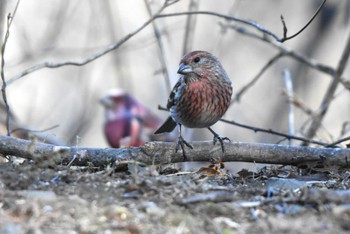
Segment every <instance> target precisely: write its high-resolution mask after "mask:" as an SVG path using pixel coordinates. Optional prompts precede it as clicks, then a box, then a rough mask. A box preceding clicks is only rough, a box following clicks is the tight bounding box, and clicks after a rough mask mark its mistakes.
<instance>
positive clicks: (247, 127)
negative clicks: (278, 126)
mask: <svg viewBox="0 0 350 234" xmlns="http://www.w3.org/2000/svg"><path fill="white" fill-rule="evenodd" d="M220 121H222V122H224V123H228V124H231V125H235V126H238V127H241V128H246V129H250V130H253V131H254V132H265V133H269V134H273V135H276V136H281V137H284V138H286V139H287V140H291V139H293V140H298V141H302V142H309V143H313V144H316V145H322V146H328V144H327V143H325V142H321V141H315V140H309V139H306V138H303V137H298V136H293V135H289V134H285V133H281V132H277V131H274V130H272V129H264V128H257V127H252V126H249V125H245V124H240V123H237V122H235V121H229V120H226V119H220Z"/></svg>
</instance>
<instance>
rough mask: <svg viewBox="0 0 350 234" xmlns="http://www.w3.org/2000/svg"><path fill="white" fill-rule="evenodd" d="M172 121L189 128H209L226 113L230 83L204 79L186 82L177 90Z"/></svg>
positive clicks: (171, 109) (172, 109)
mask: <svg viewBox="0 0 350 234" xmlns="http://www.w3.org/2000/svg"><path fill="white" fill-rule="evenodd" d="M178 92H179V93H178V95H176V96H177V100H175V105H174V106H172V107H171V108H170V115H171V116H172V117H173V119H174V120H175V121H176V122H178V123H180V124H182V125H184V126H186V127H190V128H203V127H210V126H211V125H213V124H214V123H216V122H217V121H218V120H219V119H220V118H221V117H222V116H223V115H224V113H225V112H226V110H227V108H228V106H229V104H230V100H231V95H232V87H231V83H230V82H219V83H215V82H212V81H209V80H206V79H201V80H200V79H199V80H195V81H192V82H188V83H187V84H186V85H184V86H182V87H181V90H178Z"/></svg>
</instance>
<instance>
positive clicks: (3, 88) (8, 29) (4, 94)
mask: <svg viewBox="0 0 350 234" xmlns="http://www.w3.org/2000/svg"><path fill="white" fill-rule="evenodd" d="M19 3H20V0H18V1H17V3H16V6H15V9H14V11H13V13H12V14H11V13H9V14H8V16H7V28H6V33H5V39H4V42H3V44H2V46H1V80H2V87H1V92H2V98H3V100H4V103H5V107H6V130H7V135H8V136H10V135H11V131H10V106H9V104H8V102H7V95H6V81H5V50H6V44H7V41H8V38H9V37H10V28H11V25H12V22H13V19H14V17H15V15H16V12H17V9H18V6H19Z"/></svg>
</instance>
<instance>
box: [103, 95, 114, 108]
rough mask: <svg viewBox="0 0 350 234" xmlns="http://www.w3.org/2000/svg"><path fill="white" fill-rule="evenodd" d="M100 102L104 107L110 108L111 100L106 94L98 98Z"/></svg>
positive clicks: (111, 105)
mask: <svg viewBox="0 0 350 234" xmlns="http://www.w3.org/2000/svg"><path fill="white" fill-rule="evenodd" d="M100 104H101V105H103V106H104V107H106V108H112V107H113V105H114V104H113V100H112V99H111V98H110V97H108V96H104V97H102V98H101V99H100Z"/></svg>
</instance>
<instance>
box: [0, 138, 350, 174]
mask: <svg viewBox="0 0 350 234" xmlns="http://www.w3.org/2000/svg"><path fill="white" fill-rule="evenodd" d="M191 144H192V146H193V150H190V149H189V150H187V151H186V155H187V157H186V158H187V159H186V160H187V161H206V162H210V161H211V160H212V158H220V160H221V161H222V162H232V161H240V162H256V163H267V164H283V165H295V166H307V165H310V166H316V167H317V166H320V167H327V166H332V167H335V166H338V167H349V166H350V165H348V158H349V157H350V149H340V148H336V149H331V148H313V147H300V146H287V145H271V144H256V143H225V154H222V151H221V146H220V145H215V146H213V142H212V141H207V142H191ZM0 153H1V154H3V155H15V156H18V157H21V158H26V159H31V160H42V158H43V157H44V158H51V159H55V160H56V162H57V163H64V164H68V163H70V162H71V164H72V165H77V166H87V165H93V166H106V165H110V164H114V165H115V166H116V168H118V167H121V166H122V165H123V167H124V164H125V163H128V162H132V161H137V162H141V163H143V164H145V165H153V164H168V163H176V162H183V161H184V160H185V159H184V157H183V155H182V152H177V153H175V143H169V142H148V143H146V144H145V145H143V146H141V147H129V148H118V149H115V148H79V147H59V146H54V145H50V144H43V143H35V142H32V141H27V140H21V139H17V138H13V137H8V136H1V135H0ZM74 158H75V159H74ZM73 159H74V160H73ZM72 160H73V161H72Z"/></svg>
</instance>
